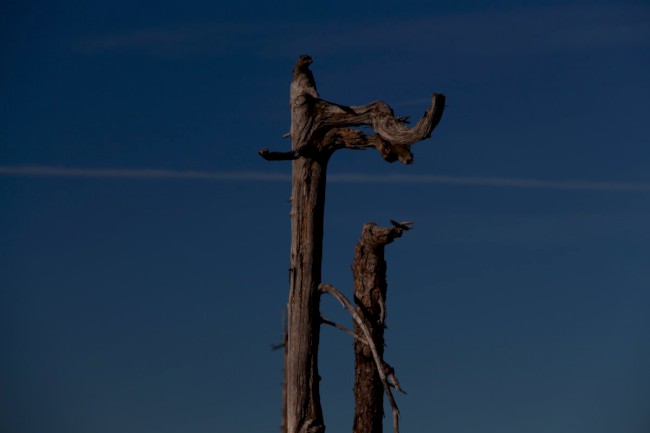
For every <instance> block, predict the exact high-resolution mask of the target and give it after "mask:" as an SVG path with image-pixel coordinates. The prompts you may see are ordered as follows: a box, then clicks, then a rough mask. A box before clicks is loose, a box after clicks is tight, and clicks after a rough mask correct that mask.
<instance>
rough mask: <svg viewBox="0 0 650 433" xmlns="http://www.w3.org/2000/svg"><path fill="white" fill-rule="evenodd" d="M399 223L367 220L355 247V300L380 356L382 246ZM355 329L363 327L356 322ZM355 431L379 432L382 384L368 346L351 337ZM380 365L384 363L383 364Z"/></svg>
mask: <svg viewBox="0 0 650 433" xmlns="http://www.w3.org/2000/svg"><path fill="white" fill-rule="evenodd" d="M403 230H404V229H402V228H399V227H394V228H390V229H388V228H383V227H379V226H378V225H376V224H374V223H367V224H365V225H364V226H363V230H362V231H361V239H359V242H358V243H357V246H356V248H355V251H354V263H353V265H352V272H353V274H354V301H355V304H356V310H357V312H358V313H359V316H360V317H362V318H363V323H364V324H365V326H366V327H367V328H368V330H369V331H370V334H371V336H372V340H373V342H374V343H375V347H376V348H377V352H378V353H379V356H380V357H381V358H382V359H383V353H384V328H385V325H384V324H385V320H386V289H387V284H386V260H385V259H384V247H385V246H386V245H387V244H389V243H391V242H392V241H393V239H395V238H396V237H399V236H401V235H402V231H403ZM354 332H355V334H357V335H360V334H362V332H363V330H362V329H361V327H360V326H359V324H357V323H356V322H355V326H354ZM354 354H355V357H354V402H355V407H354V427H353V432H354V433H382V431H383V418H384V386H383V384H382V381H381V378H380V377H379V374H378V373H377V366H376V363H375V361H374V359H373V354H372V352H371V349H370V347H369V346H368V344H366V343H365V342H364V341H361V340H359V339H355V341H354ZM382 367H383V366H382Z"/></svg>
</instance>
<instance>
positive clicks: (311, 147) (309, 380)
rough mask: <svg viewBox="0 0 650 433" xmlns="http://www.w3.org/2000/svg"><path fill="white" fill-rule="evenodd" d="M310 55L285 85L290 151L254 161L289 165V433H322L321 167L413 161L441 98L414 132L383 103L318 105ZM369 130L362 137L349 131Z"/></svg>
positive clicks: (439, 110) (264, 153) (440, 109)
mask: <svg viewBox="0 0 650 433" xmlns="http://www.w3.org/2000/svg"><path fill="white" fill-rule="evenodd" d="M311 63H312V59H311V57H309V56H307V55H302V56H300V58H299V59H298V61H297V63H296V65H295V67H294V69H293V78H292V81H291V91H290V99H289V105H290V108H291V130H290V132H289V136H290V137H291V143H292V145H291V150H290V151H286V152H271V151H269V150H268V149H264V150H262V151H261V152H260V156H262V157H263V158H265V159H267V160H292V161H293V163H292V181H291V182H292V193H291V203H292V208H291V257H290V266H289V274H290V275H289V280H290V282H289V301H288V305H287V309H288V335H287V357H286V362H285V374H286V383H287V385H286V392H287V404H286V419H287V432H288V433H322V432H324V430H325V425H324V421H323V414H322V409H321V404H320V394H319V383H318V382H319V379H320V377H319V375H318V343H319V337H320V292H319V284H320V282H321V259H322V244H323V217H324V207H325V180H326V172H327V164H328V161H329V159H330V157H331V155H332V154H333V153H334V152H335V151H336V150H337V149H343V148H348V149H365V148H369V147H375V148H377V149H378V150H379V152H380V154H381V156H382V158H383V159H384V160H386V161H389V162H393V161H396V160H399V161H401V162H403V163H405V164H410V163H412V162H413V155H412V153H411V150H410V146H411V145H412V144H414V143H416V142H418V141H421V140H424V139H425V138H428V137H430V135H431V132H432V130H433V128H434V127H435V126H436V125H437V124H438V122H439V121H440V118H441V117H442V112H443V109H444V105H445V104H444V103H445V97H444V95H441V94H437V93H434V94H433V95H432V99H431V106H430V107H429V108H428V109H427V110H426V111H425V113H424V115H423V117H422V118H421V119H420V120H419V121H418V123H417V124H416V125H415V126H413V127H412V128H408V127H406V126H405V123H406V120H407V119H406V118H400V117H395V116H394V113H393V110H392V109H391V108H390V106H388V105H387V104H386V103H384V102H381V101H375V102H371V103H369V104H367V105H362V106H345V105H339V104H335V103H332V102H327V101H325V100H323V99H320V96H319V95H318V92H317V90H316V83H315V81H314V76H313V74H312V72H311V70H310V69H309V65H310V64H311ZM358 126H369V127H371V128H372V129H373V130H374V132H375V134H372V135H368V134H365V133H364V132H362V131H359V130H355V129H351V127H358Z"/></svg>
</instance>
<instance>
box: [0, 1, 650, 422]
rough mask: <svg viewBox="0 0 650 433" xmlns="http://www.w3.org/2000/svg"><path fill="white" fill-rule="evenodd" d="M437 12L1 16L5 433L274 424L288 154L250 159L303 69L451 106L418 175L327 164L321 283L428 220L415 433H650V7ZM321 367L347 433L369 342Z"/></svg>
mask: <svg viewBox="0 0 650 433" xmlns="http://www.w3.org/2000/svg"><path fill="white" fill-rule="evenodd" d="M430 3H431V2H424V1H422V2H412V3H410V4H401V3H397V2H385V3H382V2H345V3H344V2H328V3H326V4H322V5H316V6H314V5H309V4H307V3H304V4H302V5H300V4H298V5H291V4H284V3H282V4H278V3H272V2H268V3H267V2H249V3H246V4H241V5H239V4H236V2H227V3H226V2H223V3H220V2H192V3H191V4H188V3H171V2H136V3H134V2H121V1H110V2H98V1H95V2H79V1H69V2H55V3H51V2H13V4H12V2H9V4H3V6H2V13H0V32H1V38H0V43H1V47H2V48H1V51H0V55H1V60H0V61H1V63H2V65H3V66H2V68H1V69H0V101H1V102H0V202H1V203H2V212H0V345H1V346H2V347H3V351H2V356H1V357H0V427H2V428H1V429H2V431H3V432H8V433H41V432H48V433H76V432H79V433H90V432H92V433H118V432H119V433H145V432H156V433H167V432H180V431H184V432H185V431H187V432H197V433H198V432H215V431H216V432H228V433H231V432H232V433H239V432H241V433H249V432H261V431H278V430H277V429H279V424H280V391H281V388H280V386H281V380H282V359H281V354H280V353H278V352H271V350H270V346H271V344H274V343H277V342H278V341H279V339H280V333H281V310H282V306H283V305H284V304H285V302H286V296H287V292H288V281H287V267H288V258H289V257H288V256H289V240H290V232H289V217H288V212H289V204H288V203H287V199H288V197H289V194H290V185H289V182H288V181H287V179H288V176H289V174H290V164H289V163H285V162H277V163H268V162H266V161H263V160H262V159H260V158H259V157H258V156H257V151H258V150H260V149H262V148H264V147H269V148H272V149H275V150H283V149H287V148H288V146H289V142H288V141H287V140H285V139H282V138H281V136H282V134H284V133H285V132H287V131H288V129H289V122H290V118H289V110H288V90H289V89H288V88H289V81H290V76H291V69H292V66H293V64H294V62H295V60H296V59H297V57H298V55H299V54H301V53H308V54H310V55H312V56H313V57H314V64H313V65H312V69H313V71H314V74H315V77H316V81H317V84H318V88H319V91H320V94H321V96H322V97H323V98H325V99H328V100H331V101H336V102H339V103H344V104H351V105H352V104H363V103H367V102H370V101H371V100H375V99H382V100H384V101H386V102H387V103H389V104H390V105H391V106H392V107H393V108H394V109H395V111H396V113H397V114H399V115H408V116H412V118H413V119H417V118H418V117H419V116H420V115H421V113H422V112H423V111H424V109H425V108H426V107H427V104H428V100H429V98H430V94H431V93H432V92H441V93H445V94H446V95H447V103H448V106H447V108H446V110H445V114H444V116H443V119H442V121H441V123H440V125H439V127H438V128H437V129H436V130H435V131H434V134H433V136H432V138H431V139H430V140H427V141H425V142H422V143H419V144H417V145H415V146H414V148H413V150H414V153H415V164H414V165H413V166H403V165H398V164H392V165H391V164H386V163H385V162H384V161H383V160H381V158H380V157H379V155H378V154H377V153H376V152H374V151H366V152H345V151H340V152H338V153H337V154H336V155H335V156H334V158H333V160H332V162H331V164H330V173H331V178H330V184H329V187H328V203H327V211H326V214H327V215H326V227H325V231H326V240H325V251H324V263H323V275H324V280H325V281H327V282H331V283H333V284H334V285H335V286H337V287H338V288H340V289H341V290H343V291H344V292H346V293H349V292H350V288H351V284H352V278H351V274H350V271H349V269H350V264H351V261H352V255H353V248H354V244H355V243H356V241H357V238H358V235H359V233H360V230H361V226H362V224H363V223H364V222H366V221H375V222H377V223H380V224H387V223H388V220H389V219H391V218H392V219H397V220H409V221H413V222H414V223H415V230H413V231H412V232H409V233H407V234H406V235H405V236H404V238H402V239H399V240H398V241H396V243H395V244H393V245H390V246H389V247H388V253H387V256H388V261H389V265H388V266H389V269H388V273H389V275H388V282H389V293H388V298H389V304H388V308H389V317H388V325H389V329H388V332H387V342H388V347H387V349H386V358H387V360H388V361H389V362H390V363H391V364H393V365H394V366H395V367H396V369H397V373H398V377H399V378H400V382H401V383H402V385H403V386H404V388H405V389H406V390H407V391H408V392H409V394H408V396H401V395H400V396H399V397H398V403H399V404H400V407H401V410H402V415H403V420H402V430H403V431H404V432H414V431H439V432H445V433H468V432H476V431H482V432H494V433H497V432H498V433H520V432H527V433H551V432H552V433H611V432H616V433H645V432H647V431H648V429H649V428H650V415H649V414H648V409H647V408H648V406H649V405H650V370H649V369H648V368H647V366H648V365H650V332H649V330H650V315H649V314H648V310H649V309H650V266H649V258H650V224H648V221H650V201H649V199H650V175H649V174H648V173H650V170H649V169H648V167H649V165H650V139H649V134H648V119H649V118H650V109H649V108H648V100H650V86H649V85H648V77H649V76H650V6H648V5H647V3H645V2H614V1H609V2H608V1H592V2H588V1H582V2H561V1H553V2H541V1H526V2H522V1H517V2H515V1H495V2H489V4H488V3H487V2H475V3H472V2H453V1H449V2H436V4H435V5H431V4H430ZM147 170H149V171H147ZM353 175H362V176H356V177H355V176H353ZM323 312H324V314H325V315H326V316H327V317H329V318H332V319H336V320H337V321H340V322H348V319H347V318H346V317H345V315H344V314H343V312H342V311H341V309H340V307H338V305H336V304H335V302H334V301H332V300H330V299H326V300H324V302H323ZM320 359H321V361H320V364H321V376H322V377H323V380H322V385H321V386H322V397H323V406H324V411H325V420H326V425H327V428H328V431H345V430H349V429H350V428H351V419H352V393H351V387H352V347H351V341H350V339H349V337H348V336H346V335H344V334H340V333H336V332H335V331H333V330H332V329H329V328H326V329H323V341H322V345H321V357H320ZM389 422H390V420H389V419H387V426H386V429H387V430H388V428H390V427H389V425H388V424H389Z"/></svg>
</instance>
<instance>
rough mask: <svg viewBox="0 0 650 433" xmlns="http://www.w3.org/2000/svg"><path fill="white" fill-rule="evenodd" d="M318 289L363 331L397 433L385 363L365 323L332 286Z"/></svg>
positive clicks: (397, 420)
mask: <svg viewBox="0 0 650 433" xmlns="http://www.w3.org/2000/svg"><path fill="white" fill-rule="evenodd" d="M318 288H319V290H320V291H321V292H322V293H329V294H330V295H332V296H334V297H335V298H336V299H337V300H338V301H339V302H340V303H341V305H343V308H345V309H346V310H347V311H348V313H350V315H351V316H352V318H353V319H354V321H355V322H357V324H358V325H359V327H360V328H361V329H362V330H363V334H364V336H365V337H366V342H367V343H368V345H369V346H370V350H371V351H372V357H373V358H374V360H375V365H376V367H377V374H378V375H379V378H380V379H381V383H382V384H383V385H384V390H385V391H386V396H387V397H388V401H389V402H390V407H391V409H392V410H393V431H394V433H399V408H398V407H397V403H396V402H395V398H394V397H393V393H392V392H391V390H390V384H389V383H388V380H387V379H386V372H385V371H384V369H385V367H384V365H385V362H384V361H383V360H382V359H381V357H380V356H379V353H378V352H377V347H375V343H374V342H373V340H372V335H371V334H370V330H369V329H368V327H367V326H366V325H365V323H363V319H361V317H360V316H359V314H358V313H357V312H356V310H355V308H354V306H353V305H352V303H351V302H350V301H349V300H348V298H346V297H345V295H343V293H341V292H339V291H338V290H337V289H336V288H335V287H334V286H332V285H330V284H326V283H321V284H319V285H318ZM397 386H398V387H399V384H397ZM396 389H399V388H396ZM400 391H401V389H400Z"/></svg>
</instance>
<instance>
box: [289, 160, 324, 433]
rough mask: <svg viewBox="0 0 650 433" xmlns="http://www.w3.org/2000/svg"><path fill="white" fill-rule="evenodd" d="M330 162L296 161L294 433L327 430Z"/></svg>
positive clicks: (292, 331) (291, 402) (291, 313)
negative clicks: (323, 353)
mask: <svg viewBox="0 0 650 433" xmlns="http://www.w3.org/2000/svg"><path fill="white" fill-rule="evenodd" d="M326 168H327V160H326V159H325V160H322V159H312V158H301V159H298V160H295V161H294V162H293V192H292V203H293V207H292V210H291V232H292V233H293V236H292V240H291V267H290V291H289V305H288V313H289V322H288V323H289V332H288V339H287V366H286V368H287V371H286V374H287V427H288V431H289V433H320V432H323V431H325V426H324V424H323V414H322V410H321V405H320V395H319V380H320V377H319V376H318V341H319V334H320V312H319V305H320V294H319V291H318V285H319V284H320V282H321V259H322V242H323V211H324V205H325V170H326Z"/></svg>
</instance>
